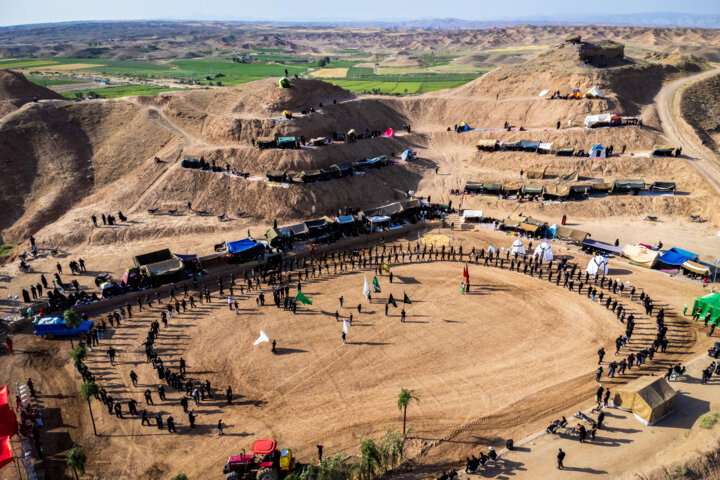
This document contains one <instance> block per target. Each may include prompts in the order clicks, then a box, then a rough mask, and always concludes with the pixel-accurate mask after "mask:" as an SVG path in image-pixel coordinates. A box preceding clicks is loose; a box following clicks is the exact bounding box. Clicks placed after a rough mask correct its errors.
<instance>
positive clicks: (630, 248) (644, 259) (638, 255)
mask: <svg viewBox="0 0 720 480" xmlns="http://www.w3.org/2000/svg"><path fill="white" fill-rule="evenodd" d="M621 253H622V256H623V257H625V258H627V259H628V260H630V261H631V262H632V263H634V264H635V265H639V266H641V267H645V268H653V267H654V266H655V263H656V262H657V259H658V257H659V256H660V252H658V251H657V250H650V249H649V248H645V247H643V246H640V245H625V246H624V247H623V249H622V252H621Z"/></svg>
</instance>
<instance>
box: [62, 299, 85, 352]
mask: <svg viewBox="0 0 720 480" xmlns="http://www.w3.org/2000/svg"><path fill="white" fill-rule="evenodd" d="M63 319H64V320H65V328H77V327H79V326H80V322H82V319H81V318H80V315H78V314H77V313H76V312H75V310H73V309H72V308H68V309H67V310H65V312H63ZM70 346H71V347H72V348H75V344H74V343H73V339H72V335H70Z"/></svg>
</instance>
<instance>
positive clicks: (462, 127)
mask: <svg viewBox="0 0 720 480" xmlns="http://www.w3.org/2000/svg"><path fill="white" fill-rule="evenodd" d="M455 131H456V132H457V133H461V132H468V131H470V125H468V124H467V123H465V122H460V125H458V126H457V130H455Z"/></svg>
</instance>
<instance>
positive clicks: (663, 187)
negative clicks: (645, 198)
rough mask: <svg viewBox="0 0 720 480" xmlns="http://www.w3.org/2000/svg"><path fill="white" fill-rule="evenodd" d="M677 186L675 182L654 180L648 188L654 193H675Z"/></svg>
mask: <svg viewBox="0 0 720 480" xmlns="http://www.w3.org/2000/svg"><path fill="white" fill-rule="evenodd" d="M676 187H677V186H676V185H675V182H654V183H653V184H652V185H650V188H649V189H648V190H649V191H651V192H653V193H675V188H676Z"/></svg>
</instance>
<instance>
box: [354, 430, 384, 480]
mask: <svg viewBox="0 0 720 480" xmlns="http://www.w3.org/2000/svg"><path fill="white" fill-rule="evenodd" d="M381 457H382V455H381V454H380V450H378V446H377V444H376V443H375V441H374V440H373V439H372V438H364V439H363V441H362V443H361V444H360V467H359V468H360V472H359V474H360V475H359V476H360V478H363V479H366V480H369V479H371V478H373V477H374V476H375V473H376V472H377V470H378V467H380V465H381V463H382V458H381Z"/></svg>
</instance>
